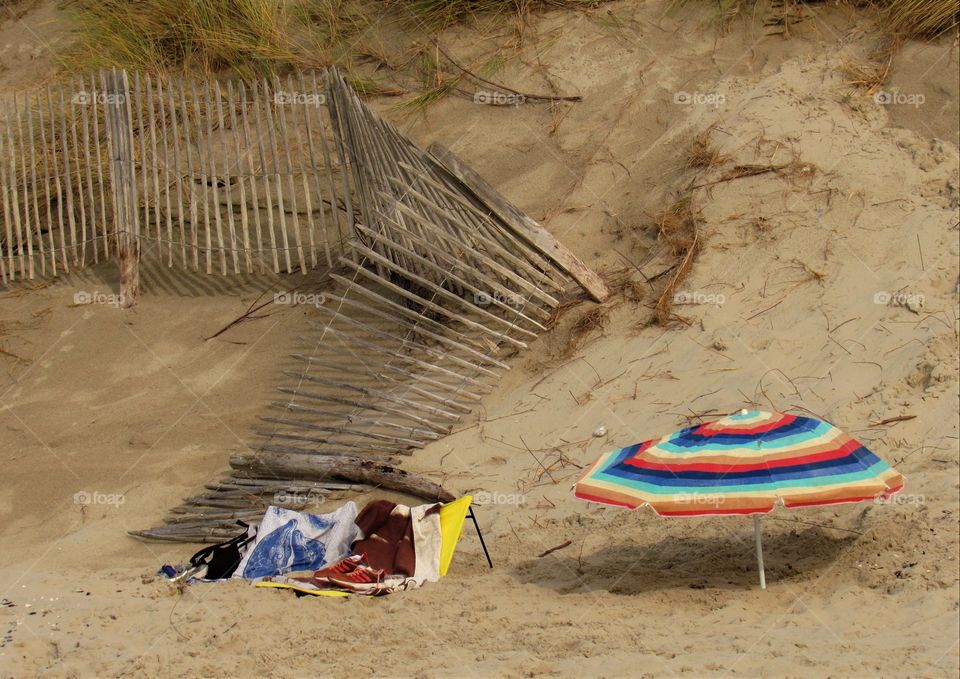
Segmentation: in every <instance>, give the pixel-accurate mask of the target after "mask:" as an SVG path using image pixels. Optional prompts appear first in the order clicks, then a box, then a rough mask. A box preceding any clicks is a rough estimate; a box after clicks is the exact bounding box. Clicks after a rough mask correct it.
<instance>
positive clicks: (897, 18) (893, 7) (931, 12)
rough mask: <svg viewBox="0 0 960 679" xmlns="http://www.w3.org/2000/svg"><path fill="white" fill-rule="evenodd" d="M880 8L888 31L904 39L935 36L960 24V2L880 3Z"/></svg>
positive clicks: (892, 0)
mask: <svg viewBox="0 0 960 679" xmlns="http://www.w3.org/2000/svg"><path fill="white" fill-rule="evenodd" d="M880 8H881V18H882V20H883V23H884V25H885V26H886V28H887V29H888V30H889V31H891V32H892V33H895V34H898V35H902V36H905V37H915V38H922V37H936V36H938V35H940V34H942V33H945V32H946V31H949V30H950V29H952V28H956V26H957V24H958V21H960V4H958V3H957V0H881V1H880Z"/></svg>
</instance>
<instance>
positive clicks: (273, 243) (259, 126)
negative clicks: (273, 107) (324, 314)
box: [251, 80, 290, 273]
mask: <svg viewBox="0 0 960 679" xmlns="http://www.w3.org/2000/svg"><path fill="white" fill-rule="evenodd" d="M251 94H252V95H253V111H254V114H255V115H254V122H255V124H256V131H257V148H258V149H259V151H260V171H261V172H262V173H263V185H264V189H265V191H266V194H267V195H266V198H267V231H269V232H270V251H271V252H272V253H273V272H274V273H280V261H279V256H278V255H279V253H278V252H277V232H276V229H275V228H274V220H273V201H272V200H271V197H270V173H269V172H267V160H266V154H265V153H264V144H263V123H262V122H261V120H260V92H259V89H258V86H257V81H256V80H254V81H253V91H252V92H251ZM265 97H266V94H265V95H264V98H265ZM281 205H282V204H281ZM280 213H281V214H283V209H282V208H281V211H280ZM284 252H285V253H286V256H287V269H288V270H289V268H290V252H289V251H288V250H285V251H284Z"/></svg>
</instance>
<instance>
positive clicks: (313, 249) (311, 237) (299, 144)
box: [287, 76, 317, 273]
mask: <svg viewBox="0 0 960 679" xmlns="http://www.w3.org/2000/svg"><path fill="white" fill-rule="evenodd" d="M300 82H301V87H300V90H299V91H300V96H301V98H302V100H303V101H302V106H299V107H298V106H297V102H296V101H294V102H293V106H292V107H291V111H290V119H291V120H292V121H293V132H294V140H295V142H296V143H295V146H296V149H297V152H298V154H299V161H300V163H299V168H300V180H301V183H302V184H303V200H304V203H305V205H304V209H305V210H306V213H307V240H308V241H309V243H310V268H312V269H315V268H316V267H317V244H316V236H315V234H314V232H315V231H316V230H317V227H316V226H315V224H314V221H313V201H312V200H311V197H310V182H309V180H308V179H307V168H306V163H305V162H304V160H303V138H302V135H301V134H300V125H299V123H298V122H297V109H298V108H299V109H301V110H302V112H303V115H304V120H306V109H307V106H309V105H310V103H309V102H310V101H314V100H315V96H314V95H309V96H308V94H307V92H306V91H305V90H304V88H303V86H302V78H301V81H300ZM287 88H288V89H291V90H292V89H293V78H292V76H291V77H288V78H287ZM288 141H289V140H288ZM304 273H306V271H304Z"/></svg>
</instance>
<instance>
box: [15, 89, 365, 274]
mask: <svg viewBox="0 0 960 679" xmlns="http://www.w3.org/2000/svg"><path fill="white" fill-rule="evenodd" d="M324 77H325V75H324V74H320V75H319V76H318V74H316V73H301V74H298V75H297V76H289V77H287V78H284V79H282V80H281V79H279V78H276V79H274V80H273V81H267V80H261V81H254V82H251V83H243V82H239V83H236V84H235V83H233V82H227V83H225V84H223V85H221V84H220V83H219V82H217V81H202V82H198V81H196V80H194V79H184V78H177V77H167V78H165V79H162V80H161V79H155V78H152V77H151V76H150V75H145V76H141V75H140V74H139V73H136V74H133V75H132V76H131V75H130V74H128V73H127V72H126V71H104V72H101V73H99V74H95V75H87V76H81V77H77V78H76V79H74V80H71V81H68V82H65V83H60V84H57V85H51V86H47V87H45V88H42V89H37V90H31V91H27V92H23V93H18V94H16V95H14V96H13V97H11V98H10V99H8V100H7V101H5V102H4V105H3V120H2V123H3V130H2V133H0V185H2V204H3V218H4V224H5V229H4V230H3V232H2V233H0V277H2V280H3V281H8V280H16V279H19V278H34V277H36V276H50V275H57V274H58V273H59V272H66V271H70V270H71V269H79V268H83V267H85V266H88V265H90V264H94V263H97V262H99V261H103V260H108V259H111V258H113V257H115V256H117V255H118V254H119V253H120V252H121V250H122V249H123V247H124V245H125V242H126V241H127V240H128V239H129V240H130V241H131V242H132V243H135V244H136V245H137V246H138V247H139V250H140V251H141V253H142V254H143V255H144V256H151V255H155V256H159V257H160V258H161V259H162V260H163V261H164V262H166V263H167V264H169V265H170V266H174V265H179V266H182V267H184V268H190V269H194V270H204V271H206V272H207V273H213V272H215V271H216V272H219V273H222V274H227V273H240V272H241V271H243V272H248V273H252V272H264V271H272V272H276V273H279V272H287V273H290V272H294V271H302V272H306V271H307V270H308V269H310V268H313V267H316V266H317V265H318V264H326V265H330V264H331V263H332V262H333V259H334V257H335V252H336V250H338V249H342V247H343V237H344V233H345V231H346V229H347V228H349V225H350V224H352V219H349V220H348V219H347V217H348V215H349V214H350V212H351V206H350V189H349V188H348V187H347V186H346V185H345V184H344V183H343V178H342V174H343V173H342V172H341V169H340V168H341V165H340V154H339V153H338V151H337V149H336V147H335V145H336V143H337V142H336V139H335V135H334V134H333V131H332V129H331V127H330V121H329V116H327V115H326V107H325V101H326V93H325V87H324V83H323V78H324ZM338 183H339V184H338Z"/></svg>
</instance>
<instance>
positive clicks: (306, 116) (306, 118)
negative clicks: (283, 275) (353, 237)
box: [299, 73, 337, 268]
mask: <svg viewBox="0 0 960 679" xmlns="http://www.w3.org/2000/svg"><path fill="white" fill-rule="evenodd" d="M299 79H300V89H301V90H302V91H306V89H307V87H306V82H305V80H304V77H303V73H300V74H299ZM312 92H313V94H314V95H315V96H317V97H319V96H322V95H321V93H320V92H318V91H317V79H316V75H315V74H314V78H313V90H312ZM318 101H319V100H318ZM315 108H316V109H317V110H319V108H320V106H319V104H318V105H317V106H316V107H315ZM311 117H312V116H311V115H310V108H309V107H308V106H306V105H304V109H303V123H304V126H305V127H306V135H307V149H308V151H309V153H310V171H311V173H312V174H313V179H314V182H315V183H316V187H317V201H318V209H319V211H320V230H321V231H322V233H323V253H324V255H325V256H326V258H327V266H328V267H330V268H333V258H332V257H331V256H330V231H329V229H328V228H327V211H326V209H325V208H324V206H323V182H322V181H320V168H319V167H317V154H316V152H315V150H314V145H313V124H312V122H311V120H310V119H311ZM319 130H320V134H321V135H323V134H324V129H323V120H322V118H321V121H320V126H319ZM326 170H327V172H328V173H329V172H330V168H329V167H328V168H326ZM304 182H306V175H304ZM307 195H308V196H309V195H310V194H309V193H307ZM334 198H335V196H334V195H333V194H331V203H330V204H331V206H332V209H333V211H334V212H336V209H337V208H336V205H335V204H334V203H333V202H332V201H333V199H334ZM308 210H309V207H308ZM310 231H311V237H312V235H313V224H312V223H311V225H310ZM310 245H311V247H313V241H311V242H310ZM314 266H316V262H314Z"/></svg>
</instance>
